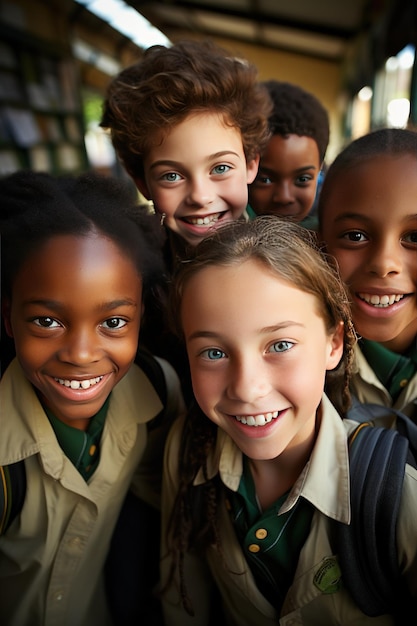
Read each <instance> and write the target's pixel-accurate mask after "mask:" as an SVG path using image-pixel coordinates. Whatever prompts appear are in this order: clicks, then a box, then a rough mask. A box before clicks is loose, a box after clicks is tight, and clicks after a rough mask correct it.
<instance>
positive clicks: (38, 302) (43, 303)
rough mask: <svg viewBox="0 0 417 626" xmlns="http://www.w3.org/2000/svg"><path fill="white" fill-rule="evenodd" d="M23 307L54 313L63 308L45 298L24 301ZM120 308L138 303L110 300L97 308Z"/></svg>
mask: <svg viewBox="0 0 417 626" xmlns="http://www.w3.org/2000/svg"><path fill="white" fill-rule="evenodd" d="M23 305H24V306H28V305H38V306H44V307H47V308H48V309H52V310H55V311H59V310H60V309H62V308H63V307H62V303H61V302H59V301H58V300H49V299H47V298H45V299H44V300H42V299H38V300H36V299H35V300H24V301H23ZM121 306H133V307H137V306H138V303H137V302H136V301H135V300H132V299H131V298H120V299H118V300H110V302H103V303H102V304H101V305H100V306H99V309H101V310H102V311H112V310H113V309H117V308H118V307H121Z"/></svg>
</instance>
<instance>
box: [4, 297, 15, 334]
mask: <svg viewBox="0 0 417 626" xmlns="http://www.w3.org/2000/svg"><path fill="white" fill-rule="evenodd" d="M1 314H2V317H3V323H4V328H5V329H6V333H7V335H8V336H9V337H12V338H13V331H12V323H11V320H10V315H11V306H10V300H9V299H8V298H3V302H2V305H1Z"/></svg>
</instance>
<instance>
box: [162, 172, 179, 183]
mask: <svg viewBox="0 0 417 626" xmlns="http://www.w3.org/2000/svg"><path fill="white" fill-rule="evenodd" d="M162 179H163V180H166V181H167V182H169V183H176V182H177V181H178V180H181V176H180V175H179V174H176V173H175V172H168V174H164V175H163V176H162Z"/></svg>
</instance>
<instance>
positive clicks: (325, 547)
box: [162, 396, 417, 626]
mask: <svg viewBox="0 0 417 626" xmlns="http://www.w3.org/2000/svg"><path fill="white" fill-rule="evenodd" d="M354 426H355V423H354V422H351V421H348V420H346V421H342V420H341V418H340V417H339V415H338V414H337V412H336V410H335V409H334V407H333V406H332V405H331V403H330V402H329V400H328V399H327V398H326V397H325V396H324V397H323V400H322V421H321V426H320V431H319V434H318V437H317V441H316V445H315V447H314V450H313V452H312V454H311V457H310V460H309V462H308V464H307V465H306V467H305V468H304V470H303V472H302V473H301V475H300V477H299V479H298V480H297V482H296V484H295V485H294V487H293V489H292V490H291V492H290V494H289V496H288V498H287V500H286V502H285V503H284V505H283V506H282V508H281V511H280V512H284V511H287V510H289V509H291V507H292V506H294V504H295V502H296V501H297V499H298V498H299V497H300V496H303V497H304V498H306V499H307V500H309V501H310V502H311V503H312V504H313V505H314V507H315V508H316V511H315V513H314V515H313V520H312V525H311V530H310V534H309V536H308V538H307V541H306V542H305V544H304V546H303V548H302V550H301V553H300V556H299V560H298V564H297V569H296V573H295V577H294V580H293V583H292V585H291V587H290V589H289V591H288V593H287V596H286V598H285V601H284V605H283V607H282V611H281V614H280V615H278V614H277V613H276V611H275V609H274V607H273V606H271V604H270V603H269V602H268V600H266V598H265V597H264V596H263V595H262V594H261V593H260V592H259V590H258V588H257V586H256V584H255V582H254V579H253V576H252V574H251V571H250V569H249V567H248V564H247V562H246V560H245V554H244V553H243V551H242V549H241V547H240V545H239V543H238V541H237V539H236V535H235V532H234V529H233V526H232V523H231V521H230V518H229V515H228V512H227V510H226V508H225V505H224V503H221V521H220V532H221V542H222V548H223V551H224V557H225V559H226V567H224V565H223V563H222V561H221V558H220V556H219V554H218V553H217V551H216V550H215V549H214V548H210V549H209V550H208V551H207V554H206V555H205V556H206V558H204V559H199V558H198V557H196V556H195V555H193V556H192V555H189V554H188V555H186V557H185V570H186V584H187V589H188V592H189V595H190V596H191V600H192V603H193V607H194V610H195V613H196V616H195V617H194V618H192V617H189V616H188V614H187V613H185V612H184V610H183V609H182V607H181V604H180V602H179V593H178V587H177V586H176V585H175V584H174V585H172V586H171V587H170V589H169V592H168V593H167V594H166V595H165V596H164V598H163V606H164V614H165V619H166V626H213V624H214V626H216V624H219V626H220V623H219V622H211V621H210V619H211V618H210V607H211V596H210V592H211V586H212V585H213V581H215V582H216V584H217V586H218V589H219V590H220V593H221V596H222V598H223V602H224V606H225V612H226V616H227V617H226V620H227V621H225V622H224V623H225V624H227V625H228V626H273V625H277V624H280V625H281V626H296V625H297V626H298V625H300V626H301V625H304V626H337V625H339V626H349V625H351V626H371V625H375V626H388V625H391V624H393V621H392V619H391V617H389V616H382V617H378V618H369V617H367V616H366V615H364V614H362V612H361V611H360V610H359V609H358V608H357V607H356V606H355V604H354V603H353V601H352V598H351V597H350V595H349V593H348V592H347V591H346V590H345V589H344V588H343V584H342V582H343V581H342V575H341V573H340V569H339V566H338V561H337V545H335V541H334V539H333V538H332V534H331V529H332V524H333V521H334V520H338V521H340V522H343V523H346V524H347V523H349V522H350V499H349V498H350V496H349V489H350V487H349V484H350V483H349V466H348V449H347V432H349V431H350V430H352V428H354ZM181 431H182V424H181V423H180V422H177V423H176V424H174V426H173V428H172V431H171V433H170V436H169V440H168V442H167V446H166V450H165V468H164V484H163V500H162V514H163V524H164V529H165V531H164V532H166V527H167V519H168V517H169V514H170V511H171V508H172V504H173V498H174V496H175V492H176V489H177V477H176V472H177V461H178V448H179V443H180V438H181ZM209 471H210V473H211V474H212V475H214V474H215V473H217V472H220V475H221V479H222V481H223V482H224V484H225V485H227V486H228V487H229V488H230V489H233V490H237V488H238V485H239V481H240V477H241V474H242V455H241V452H240V451H239V450H238V448H237V447H236V446H235V444H234V442H233V441H232V439H231V438H230V437H228V435H226V434H225V433H224V432H223V431H219V432H218V437H217V446H216V450H215V451H214V453H213V454H212V455H211V457H210V459H209ZM199 480H202V479H201V477H199V476H198V477H197V480H196V482H198V481H199ZM397 534H398V553H399V560H400V564H401V570H402V574H403V577H404V585H407V587H408V588H409V590H410V592H411V593H412V594H413V596H414V597H415V598H416V602H417V471H416V470H415V469H414V468H411V467H409V466H407V472H406V476H405V481H404V489H403V494H402V500H401V510H400V514H399V521H398V533H397ZM163 536H164V533H163ZM164 548H165V546H164V545H163V547H162V550H163V552H162V554H163V555H164V554H166V552H164ZM168 568H169V560H168V559H163V560H162V579H163V581H164V580H167V576H168ZM222 626H223V624H222Z"/></svg>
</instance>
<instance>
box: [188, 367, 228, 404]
mask: <svg viewBox="0 0 417 626" xmlns="http://www.w3.org/2000/svg"><path fill="white" fill-rule="evenodd" d="M191 380H192V385H193V391H194V395H195V397H196V400H197V402H198V403H199V405H200V406H201V407H202V408H203V410H204V407H207V408H211V407H212V405H213V404H215V403H216V401H217V399H218V398H219V397H220V396H221V395H222V392H223V391H224V389H225V382H224V377H222V376H219V375H213V374H207V372H201V371H200V370H198V369H196V368H193V367H192V366H191Z"/></svg>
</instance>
